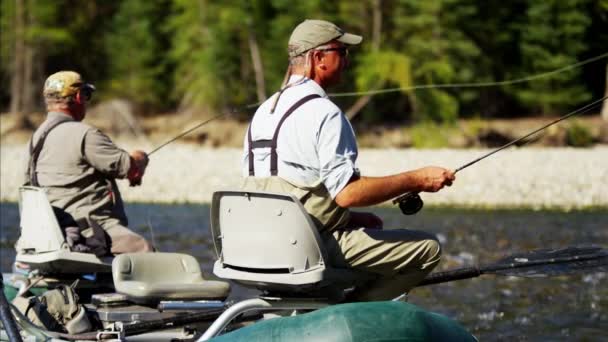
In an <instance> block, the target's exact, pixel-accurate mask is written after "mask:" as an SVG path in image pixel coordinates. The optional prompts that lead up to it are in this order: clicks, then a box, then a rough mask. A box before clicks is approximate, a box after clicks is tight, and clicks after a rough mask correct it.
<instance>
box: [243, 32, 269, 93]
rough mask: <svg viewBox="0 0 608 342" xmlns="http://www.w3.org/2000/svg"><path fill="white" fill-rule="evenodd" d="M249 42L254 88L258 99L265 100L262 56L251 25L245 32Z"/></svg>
mask: <svg viewBox="0 0 608 342" xmlns="http://www.w3.org/2000/svg"><path fill="white" fill-rule="evenodd" d="M247 41H248V43H249V51H250V53H251V63H252V64H253V72H254V74H255V88H256V93H257V95H258V101H259V102H263V101H264V100H266V83H265V82H264V66H263V65H262V56H261V55H260V48H259V46H258V41H257V39H256V37H255V33H254V32H253V27H250V28H249V30H248V34H247Z"/></svg>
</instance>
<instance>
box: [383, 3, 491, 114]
mask: <svg viewBox="0 0 608 342" xmlns="http://www.w3.org/2000/svg"><path fill="white" fill-rule="evenodd" d="M394 11H395V15H394V16H393V18H394V25H395V27H397V28H399V30H398V31H397V32H395V33H393V35H392V40H395V41H398V42H399V44H400V46H402V51H404V52H405V53H407V54H408V55H409V56H410V60H411V61H412V70H413V79H414V83H415V84H416V85H430V84H446V83H455V82H458V83H464V82H470V81H472V80H473V77H474V75H475V72H474V70H475V67H476V65H475V59H476V57H477V56H479V55H480V51H479V49H478V47H477V46H476V44H475V43H474V42H473V41H472V40H471V39H470V38H469V37H468V36H467V35H466V34H465V33H464V32H463V31H462V30H461V29H460V24H461V23H462V22H463V21H464V20H468V19H467V18H470V17H471V16H474V15H475V12H476V9H475V6H473V5H471V4H470V3H469V2H468V1H461V0H445V1H415V0H401V1H398V2H397V5H396V7H395V9H394ZM401 44H402V45H401ZM459 97H461V98H463V99H466V100H467V101H472V100H474V99H475V96H474V94H473V93H472V92H466V91H464V92H461V93H460V94H459V93H455V92H454V93H453V92H448V91H445V90H438V89H434V90H421V91H417V92H416V93H415V98H414V99H413V101H412V102H413V103H412V107H413V111H414V117H415V118H417V119H419V120H433V121H437V122H450V121H453V120H454V119H455V118H456V117H457V116H458V108H459V107H458V103H459Z"/></svg>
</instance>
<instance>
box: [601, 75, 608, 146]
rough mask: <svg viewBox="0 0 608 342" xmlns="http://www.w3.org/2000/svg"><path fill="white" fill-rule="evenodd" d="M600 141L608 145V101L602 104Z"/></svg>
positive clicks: (606, 87) (605, 93) (606, 86)
mask: <svg viewBox="0 0 608 342" xmlns="http://www.w3.org/2000/svg"><path fill="white" fill-rule="evenodd" d="M607 96H608V64H606V84H605V85H604V97H607ZM600 140H601V142H603V143H604V144H608V100H604V101H603V103H602V126H601V130H600Z"/></svg>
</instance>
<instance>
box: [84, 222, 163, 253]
mask: <svg viewBox="0 0 608 342" xmlns="http://www.w3.org/2000/svg"><path fill="white" fill-rule="evenodd" d="M90 223H91V226H90V227H89V228H87V229H85V230H83V231H82V232H81V234H82V236H83V237H85V238H86V244H87V245H91V246H100V248H103V249H104V250H105V252H106V253H107V252H108V249H109V252H110V254H112V255H117V254H123V253H138V252H153V251H154V247H153V246H152V244H150V243H149V242H148V241H147V240H146V239H145V238H144V237H143V236H141V235H139V234H137V233H135V232H133V231H132V230H130V229H129V228H127V227H125V226H123V225H122V224H121V222H120V220H118V219H116V218H96V219H95V220H94V221H93V222H90ZM108 245H109V246H108ZM108 247H109V248H108ZM96 254H97V253H96Z"/></svg>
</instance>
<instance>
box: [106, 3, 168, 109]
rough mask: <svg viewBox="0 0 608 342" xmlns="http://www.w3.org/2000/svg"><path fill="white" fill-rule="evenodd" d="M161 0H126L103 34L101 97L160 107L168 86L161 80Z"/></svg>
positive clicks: (163, 60) (163, 63)
mask: <svg viewBox="0 0 608 342" xmlns="http://www.w3.org/2000/svg"><path fill="white" fill-rule="evenodd" d="M165 9H166V4H165V3H163V2H162V1H139V0H125V1H122V2H121V3H120V7H119V8H118V10H117V12H116V14H115V15H114V17H113V18H112V25H111V31H110V32H108V34H107V35H106V36H105V47H106V48H105V51H106V52H107V55H108V62H109V65H108V69H109V70H108V71H109V73H108V76H109V78H108V87H106V88H105V89H104V96H120V97H123V98H127V99H130V100H131V101H133V102H134V103H136V104H138V105H140V106H144V107H150V106H156V107H158V106H160V105H161V104H162V101H163V99H164V98H166V96H165V94H166V93H167V90H168V89H169V87H168V85H167V84H166V83H165V82H162V81H163V80H162V75H163V73H164V71H165V69H166V62H165V55H164V53H163V52H164V51H165V50H164V49H162V47H163V46H162V38H163V36H162V32H161V30H160V28H162V25H163V17H162V15H163V13H164V11H165Z"/></svg>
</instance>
